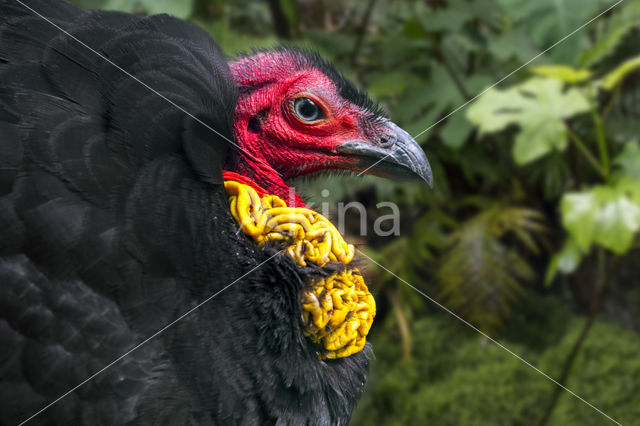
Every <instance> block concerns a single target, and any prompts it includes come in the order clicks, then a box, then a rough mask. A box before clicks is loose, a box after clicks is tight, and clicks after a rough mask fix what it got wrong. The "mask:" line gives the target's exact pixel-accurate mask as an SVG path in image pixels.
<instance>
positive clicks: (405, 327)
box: [387, 289, 411, 363]
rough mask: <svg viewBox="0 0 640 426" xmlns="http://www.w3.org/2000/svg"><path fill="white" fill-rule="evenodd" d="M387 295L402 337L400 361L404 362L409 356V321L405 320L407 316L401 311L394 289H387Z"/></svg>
mask: <svg viewBox="0 0 640 426" xmlns="http://www.w3.org/2000/svg"><path fill="white" fill-rule="evenodd" d="M387 296H388V297H389V301H390V302H391V306H392V307H393V313H394V315H395V317H396V321H398V330H399V331H400V338H401V339H402V357H401V358H400V361H401V362H402V363H405V362H407V361H408V360H409V358H411V332H410V331H409V323H408V322H407V317H406V316H405V315H404V312H402V305H401V304H400V301H399V300H398V296H397V295H396V293H395V291H393V290H391V289H388V290H387Z"/></svg>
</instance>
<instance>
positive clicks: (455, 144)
mask: <svg viewBox="0 0 640 426" xmlns="http://www.w3.org/2000/svg"><path fill="white" fill-rule="evenodd" d="M471 130H472V126H471V123H469V120H467V118H466V117H465V116H464V114H453V115H452V116H451V117H449V118H448V119H447V122H446V124H445V125H444V127H443V129H442V131H441V132H440V137H441V138H442V142H443V143H444V144H445V145H446V146H448V147H449V148H453V149H459V148H461V147H462V145H464V143H465V141H466V140H467V138H468V137H469V134H470V133H471Z"/></svg>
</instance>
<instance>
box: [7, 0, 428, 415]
mask: <svg viewBox="0 0 640 426" xmlns="http://www.w3.org/2000/svg"><path fill="white" fill-rule="evenodd" d="M370 167H371V168H370ZM328 170H347V171H364V170H366V172H367V173H371V174H377V175H381V176H384V177H390V178H399V179H405V180H423V181H430V180H431V172H430V169H429V165H428V162H427V159H426V157H425V155H424V153H423V152H422V150H421V149H420V148H419V146H418V145H417V144H416V142H415V141H414V140H413V139H412V138H411V137H410V136H409V135H408V134H407V133H406V132H404V131H403V130H401V129H400V128H398V127H397V126H396V125H394V124H393V123H392V122H391V121H390V120H388V119H387V118H385V117H384V115H383V114H382V113H381V112H380V110H379V109H378V108H377V107H376V106H375V104H374V103H372V102H371V101H370V100H369V98H368V97H367V96H366V94H364V93H363V92H361V91H359V90H357V89H356V88H355V87H354V86H353V85H352V84H351V83H350V82H349V81H347V80H346V79H345V78H344V77H343V76H342V74H340V73H339V72H338V71H336V70H335V69H334V67H333V66H332V65H331V64H329V63H328V62H326V61H324V60H322V59H321V58H320V57H319V56H318V55H317V54H314V53H311V52H308V51H304V50H298V49H294V48H288V47H281V48H275V49H273V50H263V51H262V50H259V51H254V52H253V53H251V54H248V55H244V56H239V57H238V58H237V59H236V60H231V61H229V60H228V59H227V58H226V57H225V56H224V55H223V54H222V53H221V51H220V49H219V47H218V46H217V45H216V44H215V42H214V41H213V40H212V39H211V38H210V37H209V35H208V34H207V33H205V32H204V31H203V30H201V29H199V28H197V27H195V26H193V25H191V24H188V23H186V22H183V21H181V20H178V19H175V18H172V17H169V16H166V15H159V16H151V17H140V16H134V15H129V14H124V13H118V12H105V11H94V12H87V11H83V10H81V9H78V8H76V7H74V6H71V5H69V4H67V3H65V2H63V1H61V0H21V1H17V0H0V406H1V409H0V424H3V425H5V424H6V425H8V424H16V423H19V422H20V421H23V420H26V419H30V423H34V424H90V425H101V424H122V425H124V424H171V425H173V424H270V423H277V424H296V425H298V424H323V425H335V424H345V423H346V422H348V419H349V416H350V414H351V412H352V409H353V408H354V406H355V403H356V401H357V398H358V396H359V395H360V393H361V391H362V389H363V386H364V383H365V380H366V376H367V364H368V360H367V357H368V355H367V354H368V353H369V352H370V349H369V347H368V344H367V346H364V345H365V343H364V336H363V335H361V334H362V333H364V334H365V335H366V331H367V330H368V327H369V326H370V321H371V320H372V317H373V313H374V308H373V307H372V304H373V299H372V297H371V295H370V294H369V293H368V292H367V291H366V286H364V284H363V283H362V280H361V277H360V275H359V273H358V271H357V269H356V268H355V267H353V266H351V265H352V264H351V263H350V262H351V258H352V257H353V253H352V251H353V250H352V249H353V247H352V246H348V245H345V244H344V242H343V241H342V240H341V237H340V236H339V235H337V234H336V232H335V228H331V225H330V224H328V222H326V220H324V218H322V217H321V216H318V215H314V213H313V212H312V211H311V210H309V209H306V207H305V204H304V201H303V200H302V198H301V197H300V196H299V195H297V194H293V196H290V195H289V191H290V188H289V186H288V185H287V182H288V181H289V180H290V179H292V178H295V177H297V176H301V175H309V174H314V173H317V172H323V171H328ZM261 209H262V210H261ZM276 211H277V212H279V213H278V214H280V216H277V217H276V216H274V215H267V216H265V217H266V218H265V219H264V220H265V221H263V222H260V220H261V219H257V220H255V221H254V222H252V223H251V224H247V223H243V222H244V221H245V220H247V219H250V218H251V217H253V218H254V219H255V217H256V216H255V215H256V214H257V215H260V214H263V213H265V212H266V213H269V212H271V213H273V212H276ZM243 212H244V213H243ZM260 217H262V216H260ZM301 217H302V218H301ZM274 221H275V222H274ZM305 221H306V222H305ZM318 224H320V225H318ZM295 226H298V228H295ZM318 226H319V228H318ZM294 228H295V229H294ZM303 228H304V229H303ZM312 228H313V229H312ZM256 229H258V231H256ZM296 229H297V230H296ZM300 229H302V230H303V231H306V232H307V233H306V234H305V235H302V236H300V235H298V233H297V232H298V231H299V230H300ZM311 234H313V235H311ZM296 238H297V240H296ZM327 244H328V245H327ZM327 247H328V248H327ZM314 250H315V251H314ZM323 250H324V251H323ZM327 250H328V251H327ZM312 253H315V254H316V255H317V256H316V258H313V256H312V255H311V254H312ZM305 256H306V257H305ZM305 259H306V261H305ZM318 283H321V284H322V283H324V284H322V285H325V284H326V285H327V286H329V287H327V288H330V289H331V291H335V292H338V293H336V294H337V295H338V297H339V298H340V297H342V299H339V300H338V301H336V300H337V299H334V302H333V303H334V305H332V306H333V307H330V309H329V308H327V307H326V306H325V305H322V304H323V303H325V302H327V300H326V299H324V300H321V298H322V294H324V293H323V292H327V291H329V290H327V289H326V288H324V290H323V289H322V288H320V289H319V290H318V291H316V292H314V288H316V287H317V286H318V285H319V284H318ZM230 284H233V285H230ZM316 290H317V288H316ZM319 293H322V294H319ZM213 295H215V297H212V296H213ZM348 295H351V296H348ZM354 295H356V296H357V297H356V296H354ZM352 296H353V297H355V299H349V297H352ZM358 297H359V298H360V299H358ZM202 302H206V303H202ZM343 302H344V303H345V306H346V304H347V302H349V303H352V305H350V306H352V307H351V308H348V309H347V308H344V307H343V306H342V305H341V304H342V303H343ZM327 303H328V302H327ZM338 305H340V306H338ZM356 305H357V307H356ZM194 308H197V309H194ZM343 308H344V309H343ZM323 309H324V310H323ZM340 309H343V311H340ZM358 309H360V311H358ZM185 314H188V315H185ZM331 315H333V317H332V316H331ZM337 317H340V318H337ZM177 319H179V320H177ZM167 326H169V327H167ZM332 327H333V328H332ZM159 331H160V332H159ZM358 333H361V334H358ZM149 337H153V338H152V339H150V340H147V341H145V339H147V338H149ZM141 342H144V344H143V345H141V346H139V347H136V345H138V344H139V343H141ZM132 348H135V350H134V351H131V352H130V353H129V351H130V350H131V349H132ZM124 354H126V356H124V357H123V356H122V355H124ZM116 359H118V361H117V362H115V363H113V364H112V365H110V363H112V362H113V361H114V360H116ZM105 366H109V368H107V369H105V370H104V371H101V369H103V368H104V367H105ZM100 371H101V372H100ZM96 372H100V374H97V375H95V376H93V375H94V374H95V373H96ZM87 378H91V379H90V380H88V381H86V382H85V380H86V379H87ZM79 384H81V386H79V387H77V388H75V387H76V386H77V385H79ZM71 389H74V390H73V392H70V393H68V394H66V392H67V391H69V390H71ZM63 395H64V397H63V398H60V399H58V398H59V397H60V396H63ZM51 402H55V403H54V404H50V403H51ZM43 408H46V409H45V410H43V411H40V410H41V409H43ZM36 413H38V414H37V415H36V416H35V417H31V416H32V415H33V414H36Z"/></svg>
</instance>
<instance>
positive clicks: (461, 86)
mask: <svg viewBox="0 0 640 426" xmlns="http://www.w3.org/2000/svg"><path fill="white" fill-rule="evenodd" d="M440 56H441V59H442V65H444V68H445V69H446V70H447V73H448V74H449V76H450V77H451V80H453V84H455V86H456V88H457V89H458V92H460V94H461V95H462V97H463V98H464V100H465V101H468V100H469V99H471V96H470V95H469V92H467V89H466V88H465V87H464V84H462V81H461V80H460V78H458V75H457V74H456V72H455V70H454V69H453V67H452V66H451V64H450V63H449V61H448V60H447V57H446V55H445V53H444V52H442V53H441V54H440Z"/></svg>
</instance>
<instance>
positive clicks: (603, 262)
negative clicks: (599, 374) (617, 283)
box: [538, 247, 617, 426]
mask: <svg viewBox="0 0 640 426" xmlns="http://www.w3.org/2000/svg"><path fill="white" fill-rule="evenodd" d="M616 259H617V258H616ZM614 260H615V259H614ZM616 263H617V262H615V261H611V262H609V265H607V259H606V253H605V251H604V249H603V248H602V247H599V248H598V278H597V281H598V283H599V286H598V287H596V291H595V292H594V295H593V297H592V298H591V306H590V308H589V316H588V317H587V320H586V321H585V323H584V326H583V327H582V331H581V332H580V335H579V336H578V338H577V339H576V341H575V342H574V344H573V347H572V348H571V351H569V355H567V358H566V359H565V361H564V365H563V367H562V372H561V373H560V377H559V378H558V383H560V384H561V385H562V386H565V387H566V384H567V380H568V379H569V374H570V373H571V367H573V363H574V362H575V360H576V358H577V356H578V354H579V353H580V349H582V345H583V343H584V342H585V340H586V338H587V336H588V335H589V331H591V327H592V326H593V323H594V322H595V319H596V317H597V316H598V313H599V312H600V307H601V306H602V301H603V300H604V296H605V293H606V291H607V289H608V288H609V284H610V283H611V280H610V279H609V277H610V275H611V272H613V270H615V264H616ZM563 391H564V389H563V388H561V387H560V386H557V385H555V384H554V389H553V393H552V395H551V399H550V401H549V404H548V405H547V408H546V409H545V411H544V414H543V415H542V418H541V419H540V421H539V422H538V426H544V425H546V424H547V423H548V422H549V419H550V418H551V415H552V414H553V410H554V409H555V407H556V405H557V404H558V401H559V399H560V396H561V395H562V392H563Z"/></svg>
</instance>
